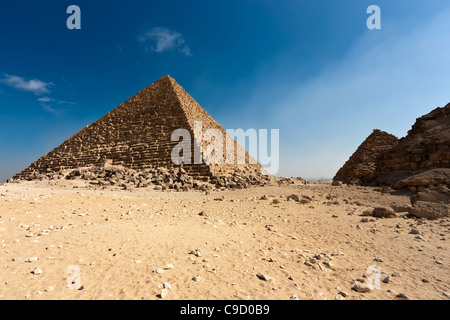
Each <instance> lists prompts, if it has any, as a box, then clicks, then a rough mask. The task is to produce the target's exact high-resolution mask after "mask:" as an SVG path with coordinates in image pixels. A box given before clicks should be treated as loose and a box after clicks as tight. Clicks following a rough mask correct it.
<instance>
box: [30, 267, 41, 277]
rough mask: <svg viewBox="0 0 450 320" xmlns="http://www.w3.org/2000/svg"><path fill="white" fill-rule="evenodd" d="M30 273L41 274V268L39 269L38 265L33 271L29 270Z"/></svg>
mask: <svg viewBox="0 0 450 320" xmlns="http://www.w3.org/2000/svg"><path fill="white" fill-rule="evenodd" d="M31 273H32V274H35V275H37V274H41V273H42V270H41V269H39V268H38V267H36V268H35V269H34V270H33V271H31Z"/></svg>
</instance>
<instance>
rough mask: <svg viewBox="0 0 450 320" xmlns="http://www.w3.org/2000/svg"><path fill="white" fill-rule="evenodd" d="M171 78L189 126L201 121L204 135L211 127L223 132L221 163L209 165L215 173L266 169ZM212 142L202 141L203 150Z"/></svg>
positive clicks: (192, 127)
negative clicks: (241, 159) (229, 161)
mask: <svg viewBox="0 0 450 320" xmlns="http://www.w3.org/2000/svg"><path fill="white" fill-rule="evenodd" d="M169 78H170V77H169ZM170 80H171V81H172V84H173V88H174V91H175V92H176V94H177V96H178V99H179V100H180V103H181V106H182V107H183V109H184V112H185V114H186V118H187V121H188V123H189V127H190V128H191V129H192V130H194V128H195V122H199V121H200V122H201V123H202V126H201V128H202V133H201V134H202V137H203V136H204V135H205V133H206V131H207V130H210V129H217V130H218V131H220V133H221V134H222V139H223V152H222V155H221V157H220V158H221V163H220V164H211V165H208V167H209V169H210V170H211V172H212V173H213V175H220V174H227V173H230V172H233V171H235V170H237V169H244V170H245V169H250V170H256V171H258V172H261V170H263V171H264V169H263V168H262V166H261V165H260V164H259V163H258V162H257V161H256V160H255V159H254V158H253V157H252V156H250V155H249V153H248V152H247V151H246V150H245V149H244V148H243V147H242V146H241V145H240V144H239V143H237V142H236V141H235V140H234V139H233V137H231V136H230V135H229V134H228V133H227V132H226V130H225V129H224V128H223V127H222V126H221V125H220V124H219V123H218V122H217V121H216V120H214V118H213V117H212V116H211V115H210V114H209V113H208V112H207V111H206V110H205V109H203V108H202V107H201V106H200V105H199V104H198V103H197V102H196V101H195V100H194V98H192V96H191V95H189V94H188V93H187V92H186V91H185V90H184V89H183V87H181V86H180V85H179V84H178V83H177V82H176V81H175V80H174V79H173V78H170ZM227 139H228V141H231V142H232V146H227ZM210 142H211V141H202V143H201V144H202V151H205V149H206V147H207V146H208V144H209V143H210ZM194 143H195V142H194V141H193V148H194V147H195V146H194ZM197 143H198V142H197ZM192 150H193V149H192ZM240 152H242V154H243V155H244V159H243V160H244V162H245V164H243V165H242V164H239V163H240V162H239V161H238V154H240ZM227 159H232V164H227Z"/></svg>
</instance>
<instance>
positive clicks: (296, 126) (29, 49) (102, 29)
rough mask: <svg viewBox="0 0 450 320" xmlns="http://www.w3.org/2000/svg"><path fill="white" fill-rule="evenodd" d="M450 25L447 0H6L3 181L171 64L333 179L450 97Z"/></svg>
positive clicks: (283, 163)
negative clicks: (358, 152)
mask: <svg viewBox="0 0 450 320" xmlns="http://www.w3.org/2000/svg"><path fill="white" fill-rule="evenodd" d="M72 4H75V5H78V6H79V7H80V8H81V27H82V29H81V30H68V29H67V27H66V20H67V18H68V17H69V15H68V14H67V13H66V9H67V7H68V6H69V5H72ZM372 4H375V5H378V6H379V7H380V8H381V19H382V29H381V30H369V29H368V28H367V27H366V20H367V18H368V17H369V15H368V14H367V13H366V9H367V7H368V6H369V5H372ZM448 30H450V2H449V1H448V0H429V1H412V0H372V1H365V0H341V1H334V0H327V1H325V0H308V1H307V0H305V1H302V0H277V1H270V0H265V1H257V0H236V1H234V0H228V1H222V0H215V1H210V0H209V1H206V0H205V1H203V0H202V1H200V0H191V1H171V0H167V1H139V0H129V1H127V2H123V1H120V2H119V1H115V2H113V1H103V0H97V1H83V0H72V1H70V2H69V1H62V0H58V1H45V0H41V1H34V0H33V1H32V0H23V1H20V2H19V1H16V2H4V3H2V4H1V8H0V124H1V125H0V150H1V151H0V181H2V180H5V179H7V178H9V177H11V176H12V175H14V173H16V172H18V171H21V170H23V169H24V168H26V167H27V166H28V165H30V164H31V163H32V162H33V161H35V160H37V159H38V158H39V157H40V156H42V155H43V154H45V153H47V152H49V151H51V150H52V149H53V148H54V147H56V146H58V145H59V144H61V143H62V142H63V141H64V140H66V139H67V138H68V137H69V136H71V135H72V134H74V133H75V132H77V131H78V130H79V129H81V128H82V127H84V126H86V125H88V124H90V123H92V122H93V121H95V120H97V119H98V118H100V117H101V116H103V115H104V114H105V113H107V112H108V111H110V110H112V109H113V108H115V107H116V106H117V105H119V104H120V103H122V102H123V101H125V100H127V99H128V98H129V97H131V96H132V95H133V94H135V93H137V92H138V91H139V90H141V89H142V88H144V87H146V86H147V85H149V84H151V83H152V82H154V81H155V80H157V79H158V78H160V77H162V76H165V75H167V74H170V75H171V76H172V77H174V78H175V79H176V80H177V82H178V83H179V84H180V85H182V86H183V87H184V88H185V89H186V90H187V91H188V92H189V93H190V94H191V95H192V96H193V97H194V98H195V99H196V100H197V101H198V102H199V103H200V105H202V106H203V107H204V108H205V109H206V110H207V111H208V112H209V113H210V114H211V115H212V116H213V117H214V118H215V119H216V120H217V121H218V122H219V123H221V124H222V126H223V127H224V128H227V129H228V128H229V129H237V128H243V129H248V128H255V129H279V130H280V171H279V175H284V176H302V177H307V178H315V177H332V176H333V175H334V174H335V173H336V171H337V170H338V169H339V167H340V166H342V165H343V163H344V162H345V161H346V160H347V159H348V157H349V156H350V155H351V154H352V153H353V152H354V151H355V149H356V148H357V147H358V145H359V144H360V143H361V142H362V141H363V140H364V139H365V138H366V137H367V136H368V135H369V134H370V133H371V132H372V130H373V129H375V128H378V129H381V130H385V131H388V132H390V133H392V134H395V135H397V136H399V137H402V136H405V135H406V133H407V131H408V130H409V129H410V127H411V125H412V124H413V123H414V121H415V119H416V118H417V117H419V116H421V115H423V114H425V113H428V112H429V111H431V110H432V109H434V108H436V107H439V106H444V105H445V104H447V103H448V102H450V88H449V85H450V54H449V52H450V32H449V31H448Z"/></svg>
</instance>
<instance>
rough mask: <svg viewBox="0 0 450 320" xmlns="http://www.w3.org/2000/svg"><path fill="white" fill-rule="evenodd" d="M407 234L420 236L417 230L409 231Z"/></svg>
mask: <svg viewBox="0 0 450 320" xmlns="http://www.w3.org/2000/svg"><path fill="white" fill-rule="evenodd" d="M409 234H420V232H419V230H417V229H411V231H410V232H409Z"/></svg>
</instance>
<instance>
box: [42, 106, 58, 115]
mask: <svg viewBox="0 0 450 320" xmlns="http://www.w3.org/2000/svg"><path fill="white" fill-rule="evenodd" d="M42 109H44V110H45V111H48V112H50V113H53V114H55V115H59V112H58V111H57V110H56V109H54V108H52V107H50V106H49V105H48V104H44V103H42Z"/></svg>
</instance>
